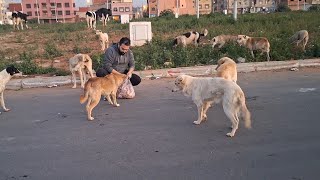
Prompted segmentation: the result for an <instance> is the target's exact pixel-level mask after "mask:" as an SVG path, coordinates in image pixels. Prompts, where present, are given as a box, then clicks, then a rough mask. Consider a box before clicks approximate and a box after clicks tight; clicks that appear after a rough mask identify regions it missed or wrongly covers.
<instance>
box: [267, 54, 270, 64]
mask: <svg viewBox="0 0 320 180" xmlns="http://www.w3.org/2000/svg"><path fill="white" fill-rule="evenodd" d="M267 60H268V62H269V61H270V54H269V52H267Z"/></svg>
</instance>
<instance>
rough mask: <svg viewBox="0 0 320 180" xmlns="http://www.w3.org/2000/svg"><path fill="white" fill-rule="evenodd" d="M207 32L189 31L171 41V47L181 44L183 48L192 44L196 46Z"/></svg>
mask: <svg viewBox="0 0 320 180" xmlns="http://www.w3.org/2000/svg"><path fill="white" fill-rule="evenodd" d="M207 34H208V30H207V29H205V30H204V32H203V33H199V32H195V31H190V32H187V33H185V34H183V35H181V36H178V37H176V38H175V39H174V41H173V47H177V46H178V45H179V44H181V45H182V46H183V47H186V46H187V45H188V44H191V43H194V45H195V46H198V44H199V42H200V38H201V37H202V36H207Z"/></svg>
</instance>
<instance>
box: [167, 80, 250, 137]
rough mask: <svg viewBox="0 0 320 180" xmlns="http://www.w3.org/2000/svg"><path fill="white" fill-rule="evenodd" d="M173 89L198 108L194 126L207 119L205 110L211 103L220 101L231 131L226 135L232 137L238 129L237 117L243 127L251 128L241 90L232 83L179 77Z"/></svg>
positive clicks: (248, 113)
mask: <svg viewBox="0 0 320 180" xmlns="http://www.w3.org/2000/svg"><path fill="white" fill-rule="evenodd" d="M174 83H175V86H176V87H175V88H174V89H173V90H172V91H173V92H174V91H179V90H181V91H182V92H183V94H184V95H185V96H189V97H192V100H193V102H194V103H195V104H196V105H197V108H198V119H197V120H196V121H193V123H194V124H200V123H201V121H203V120H206V119H207V115H206V113H207V110H208V108H209V106H210V104H211V103H219V102H220V101H222V106H223V110H224V112H225V114H226V116H227V117H228V118H229V119H230V121H231V123H232V125H231V128H232V131H231V132H229V133H227V134H226V135H227V136H229V137H233V136H234V135H235V133H236V130H237V129H238V125H239V115H241V117H242V118H243V119H244V122H245V127H246V128H251V115H250V112H249V110H248V109H247V106H246V102H245V96H244V93H243V91H242V89H241V88H240V87H239V86H238V85H237V84H236V83H234V82H232V81H228V80H225V79H223V78H220V77H215V78H206V77H192V76H188V75H180V76H178V77H177V78H176V80H175V82H174Z"/></svg>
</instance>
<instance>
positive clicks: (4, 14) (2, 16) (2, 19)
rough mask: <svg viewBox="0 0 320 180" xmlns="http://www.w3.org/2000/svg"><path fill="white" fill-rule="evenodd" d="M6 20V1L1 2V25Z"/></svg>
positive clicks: (1, 0) (0, 0)
mask: <svg viewBox="0 0 320 180" xmlns="http://www.w3.org/2000/svg"><path fill="white" fill-rule="evenodd" d="M5 18H6V5H5V2H4V0H0V24H3V23H4V21H5Z"/></svg>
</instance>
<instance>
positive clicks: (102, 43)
mask: <svg viewBox="0 0 320 180" xmlns="http://www.w3.org/2000/svg"><path fill="white" fill-rule="evenodd" d="M100 45H101V51H104V50H105V48H106V45H105V42H104V41H100Z"/></svg>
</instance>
